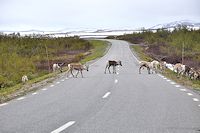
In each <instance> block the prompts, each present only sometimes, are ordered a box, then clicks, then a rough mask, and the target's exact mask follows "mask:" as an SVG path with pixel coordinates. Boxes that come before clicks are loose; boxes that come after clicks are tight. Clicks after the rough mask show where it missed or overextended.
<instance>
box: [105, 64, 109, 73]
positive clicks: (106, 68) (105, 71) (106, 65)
mask: <svg viewBox="0 0 200 133" xmlns="http://www.w3.org/2000/svg"><path fill="white" fill-rule="evenodd" d="M107 68H108V65H106V68H105V71H104V73H105V74H106V69H107Z"/></svg>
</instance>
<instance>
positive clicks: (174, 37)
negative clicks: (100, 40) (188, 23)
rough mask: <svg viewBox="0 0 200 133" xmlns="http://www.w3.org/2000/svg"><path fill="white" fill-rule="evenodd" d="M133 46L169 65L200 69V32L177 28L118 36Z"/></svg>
mask: <svg viewBox="0 0 200 133" xmlns="http://www.w3.org/2000/svg"><path fill="white" fill-rule="evenodd" d="M117 39H121V40H126V41H129V42H131V43H133V44H140V45H141V46H142V47H143V48H144V49H143V50H144V52H145V53H147V54H148V55H149V56H151V57H152V58H154V59H157V60H165V61H167V62H169V63H173V64H175V63H177V62H182V55H183V57H184V58H183V63H184V64H186V65H189V66H191V67H195V68H199V67H200V30H191V29H187V28H186V27H179V28H176V29H175V30H173V31H168V30H165V29H159V30H157V31H156V32H153V31H143V32H141V33H133V34H127V35H122V36H118V37H117Z"/></svg>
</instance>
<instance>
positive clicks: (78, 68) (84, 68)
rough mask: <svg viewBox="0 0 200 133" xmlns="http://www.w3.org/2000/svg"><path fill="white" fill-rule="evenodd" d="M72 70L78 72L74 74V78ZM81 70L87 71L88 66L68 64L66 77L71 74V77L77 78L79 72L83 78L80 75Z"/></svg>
mask: <svg viewBox="0 0 200 133" xmlns="http://www.w3.org/2000/svg"><path fill="white" fill-rule="evenodd" d="M73 70H77V71H78V72H77V73H76V76H74V74H73V72H72V71H73ZM83 70H86V71H89V65H87V64H86V65H82V64H81V63H70V64H68V71H67V76H68V75H69V72H71V74H72V76H73V77H76V78H77V76H78V74H79V72H81V76H82V78H83V73H82V71H83Z"/></svg>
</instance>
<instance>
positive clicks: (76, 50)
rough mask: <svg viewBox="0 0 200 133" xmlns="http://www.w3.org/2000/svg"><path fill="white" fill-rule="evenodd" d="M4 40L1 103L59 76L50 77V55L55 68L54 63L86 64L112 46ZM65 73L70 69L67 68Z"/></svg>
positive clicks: (79, 41) (72, 40)
mask: <svg viewBox="0 0 200 133" xmlns="http://www.w3.org/2000/svg"><path fill="white" fill-rule="evenodd" d="M0 39H1V41H0V52H1V53H2V54H1V55H0V61H1V62H0V103H1V102H2V101H5V99H6V100H8V99H9V98H8V96H9V95H12V94H13V93H15V92H17V91H22V94H23V93H25V92H26V91H29V90H28V89H27V87H31V85H32V84H34V83H37V82H40V81H42V80H45V79H49V78H51V77H54V76H56V74H57V73H49V70H48V69H49V67H48V59H47V52H48V58H49V62H50V65H51V66H52V64H53V63H54V62H66V63H70V62H79V61H81V62H82V63H85V62H87V61H90V60H93V59H96V58H99V57H101V56H103V54H104V53H105V51H106V48H107V47H108V42H104V41H97V40H91V41H87V40H82V39H79V38H77V37H70V38H49V39H47V38H30V37H26V38H24V37H23V38H21V37H17V36H14V37H8V36H0ZM46 50H47V51H46ZM8 51H9V52H8ZM27 51H28V52H27ZM65 70H67V67H64V71H65ZM24 74H25V75H27V76H28V78H29V81H28V83H26V84H25V85H23V84H22V83H21V77H22V75H24Z"/></svg>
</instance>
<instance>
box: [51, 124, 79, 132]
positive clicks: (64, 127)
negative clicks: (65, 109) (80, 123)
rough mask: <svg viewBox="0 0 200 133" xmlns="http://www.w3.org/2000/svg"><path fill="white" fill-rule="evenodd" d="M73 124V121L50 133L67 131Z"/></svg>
mask: <svg viewBox="0 0 200 133" xmlns="http://www.w3.org/2000/svg"><path fill="white" fill-rule="evenodd" d="M74 123H76V122H75V121H70V122H68V123H66V124H65V125H63V126H61V127H59V128H57V129H56V130H54V131H52V132H51V133H60V132H62V131H63V130H65V129H67V128H68V127H70V126H72V125H73V124H74Z"/></svg>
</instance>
